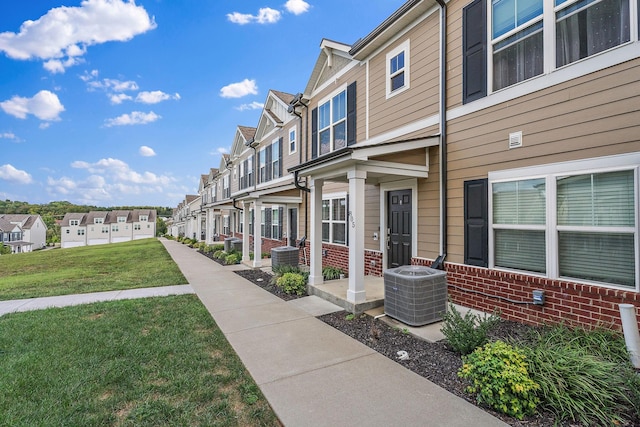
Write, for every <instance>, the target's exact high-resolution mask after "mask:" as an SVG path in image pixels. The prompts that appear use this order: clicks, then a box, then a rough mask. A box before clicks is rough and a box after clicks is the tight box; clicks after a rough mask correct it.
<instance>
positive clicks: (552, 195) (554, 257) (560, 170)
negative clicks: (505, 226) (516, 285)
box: [488, 152, 640, 292]
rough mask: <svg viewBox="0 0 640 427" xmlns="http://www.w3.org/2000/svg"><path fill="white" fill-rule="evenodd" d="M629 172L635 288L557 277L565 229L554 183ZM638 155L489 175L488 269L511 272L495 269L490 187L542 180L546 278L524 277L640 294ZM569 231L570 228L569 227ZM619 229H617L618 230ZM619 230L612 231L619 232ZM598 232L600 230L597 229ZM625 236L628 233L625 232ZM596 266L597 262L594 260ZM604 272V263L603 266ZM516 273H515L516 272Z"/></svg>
mask: <svg viewBox="0 0 640 427" xmlns="http://www.w3.org/2000/svg"><path fill="white" fill-rule="evenodd" d="M623 170H632V171H633V174H634V198H635V203H634V206H635V207H636V212H635V227H633V229H634V231H633V233H634V251H635V260H636V266H635V267H636V268H635V269H636V271H635V277H636V279H635V288H631V287H628V286H621V285H616V284H611V283H604V282H594V281H589V280H583V279H577V278H573V277H566V278H565V277H562V276H560V274H559V254H558V231H562V230H563V229H568V228H567V227H562V226H558V224H557V218H556V210H557V205H556V182H557V178H558V177H563V176H567V175H583V174H597V173H606V172H614V171H623ZM639 170H640V152H637V153H629V154H624V155H616V156H607V157H600V158H593V159H585V160H577V161H572V162H563V163H552V164H548V165H541V166H533V167H526V168H521V169H509V170H504V171H497V172H489V200H488V207H489V221H488V222H489V240H488V241H489V268H492V269H496V270H505V271H514V270H511V269H505V268H499V267H496V266H495V250H494V243H495V242H494V230H495V228H494V226H493V197H492V188H493V184H494V183H497V182H510V181H518V180H527V179H535V178H545V180H546V203H547V206H546V212H547V214H546V226H545V227H546V253H547V260H546V264H547V269H546V270H547V272H546V274H537V273H532V272H529V271H527V272H525V274H527V275H531V276H539V277H547V278H550V279H561V280H570V281H572V282H577V283H587V284H593V285H597V286H602V287H608V288H615V289H623V290H627V291H629V290H631V291H633V290H635V292H638V291H640V283H639V282H640V262H639V260H640V256H639V250H640V243H639V241H640V237H639V235H640V208H639V203H640V195H639V193H640V185H639V181H640V178H639V176H640V172H639ZM569 228H571V227H569ZM618 228H619V227H618ZM618 228H616V229H613V228H612V231H619V230H618ZM599 230H600V231H601V230H602V229H599ZM626 232H628V230H626ZM603 259H606V254H603ZM594 261H595V262H597V261H598V260H594ZM603 268H606V263H603ZM516 271H518V270H516Z"/></svg>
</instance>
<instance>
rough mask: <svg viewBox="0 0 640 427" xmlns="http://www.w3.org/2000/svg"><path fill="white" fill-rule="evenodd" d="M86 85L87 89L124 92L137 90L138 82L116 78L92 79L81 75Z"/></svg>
mask: <svg viewBox="0 0 640 427" xmlns="http://www.w3.org/2000/svg"><path fill="white" fill-rule="evenodd" d="M81 78H82V79H83V80H84V81H85V82H87V85H88V86H89V89H92V90H93V89H102V90H104V91H107V92H126V91H133V90H138V83H136V82H134V81H133V80H126V81H122V80H116V79H102V80H93V79H91V78H90V77H89V78H87V77H86V75H85V76H84V77H81Z"/></svg>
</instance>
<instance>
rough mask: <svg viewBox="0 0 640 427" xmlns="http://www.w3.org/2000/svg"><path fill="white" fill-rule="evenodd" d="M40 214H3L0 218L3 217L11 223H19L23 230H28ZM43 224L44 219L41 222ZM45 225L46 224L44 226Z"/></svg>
mask: <svg viewBox="0 0 640 427" xmlns="http://www.w3.org/2000/svg"><path fill="white" fill-rule="evenodd" d="M39 217H40V215H31V214H3V215H0V218H4V219H5V220H7V221H9V222H11V223H14V224H16V223H19V224H20V227H21V228H22V229H23V230H29V229H31V227H32V226H33V224H35V222H36V221H37V220H38V218H39ZM42 223H43V224H44V221H43V222H42ZM45 227H46V226H45Z"/></svg>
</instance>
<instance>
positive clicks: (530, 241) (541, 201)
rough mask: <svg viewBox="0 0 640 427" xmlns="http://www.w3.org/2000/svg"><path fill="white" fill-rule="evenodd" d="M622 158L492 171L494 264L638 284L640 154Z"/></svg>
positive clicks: (565, 276) (552, 274)
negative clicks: (524, 171)
mask: <svg viewBox="0 0 640 427" xmlns="http://www.w3.org/2000/svg"><path fill="white" fill-rule="evenodd" d="M624 157H625V156H612V157H610V158H604V159H605V160H593V159H590V160H585V161H581V162H573V163H571V164H554V165H549V166H542V167H539V168H532V169H530V170H529V171H532V170H533V171H536V170H539V171H541V172H543V174H541V175H538V176H535V177H532V178H524V179H518V178H517V171H503V172H495V173H492V174H489V180H490V183H491V186H490V188H491V195H490V202H491V203H492V209H491V210H490V211H491V214H492V219H491V221H490V223H491V233H490V251H492V254H493V255H492V257H491V261H492V262H491V263H490V266H493V267H497V268H507V269H513V270H523V271H529V272H533V273H538V274H541V275H543V276H546V277H550V278H554V279H555V278H562V279H568V280H577V281H584V282H595V283H602V284H607V285H613V286H618V287H623V288H627V289H629V288H631V289H637V288H638V278H639V277H638V276H639V275H640V274H639V267H638V231H639V227H638V214H639V213H638V197H639V194H638V166H637V165H638V163H635V164H634V162H638V161H640V158H638V156H634V157H635V159H625V158H624ZM627 157H628V156H627ZM583 166H586V167H584V169H582V167H583ZM505 176H506V177H507V179H506V180H503V179H502V177H505ZM511 178H513V179H511Z"/></svg>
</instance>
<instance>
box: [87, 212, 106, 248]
mask: <svg viewBox="0 0 640 427" xmlns="http://www.w3.org/2000/svg"><path fill="white" fill-rule="evenodd" d="M107 216H108V212H106V211H92V212H89V213H88V214H87V215H86V216H85V218H84V221H85V222H86V241H87V245H89V246H92V245H104V244H107V243H111V227H110V226H109V223H108V218H107Z"/></svg>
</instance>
